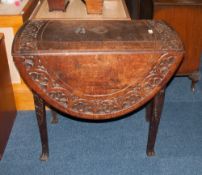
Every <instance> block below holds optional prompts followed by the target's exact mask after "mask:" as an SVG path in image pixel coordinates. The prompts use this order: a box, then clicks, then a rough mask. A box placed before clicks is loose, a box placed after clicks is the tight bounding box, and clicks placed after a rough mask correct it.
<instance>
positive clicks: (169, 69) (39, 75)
mask: <svg viewBox="0 0 202 175" xmlns="http://www.w3.org/2000/svg"><path fill="white" fill-rule="evenodd" d="M183 53H184V49H183V46H182V43H181V41H180V39H179V38H178V35H177V34H176V33H175V32H174V31H173V29H171V28H170V27H168V26H167V25H165V24H164V23H163V22H162V21H151V20H147V21H144V20H143V21H65V20H63V21H62V20H55V21H51V20H50V21H48V20H35V21H29V22H28V23H27V24H26V25H24V26H23V27H22V28H21V30H20V31H19V32H18V33H17V35H16V37H15V40H14V44H13V56H14V61H15V64H16V66H17V68H18V70H19V72H20V75H21V76H22V78H23V80H24V81H25V82H26V83H27V85H28V86H29V87H30V88H31V89H32V90H33V92H35V94H37V97H39V96H40V98H42V99H43V100H44V101H45V102H46V103H47V104H49V105H50V106H53V107H54V108H56V109H57V110H59V111H61V112H64V113H66V114H70V115H72V116H74V117H76V118H82V119H91V120H103V119H104V120H106V119H112V118H117V117H120V116H122V115H124V114H127V113H129V112H131V111H134V110H136V109H138V108H139V107H141V106H143V105H145V104H146V103H147V102H148V101H150V100H151V99H153V98H155V96H156V94H158V93H159V92H160V91H161V90H162V89H164V87H165V86H166V83H167V82H168V81H169V80H170V78H171V77H172V76H173V75H174V73H175V71H176V70H177V68H178V66H179V65H180V63H181V61H182V57H183ZM155 99H156V98H155ZM157 99H158V96H157ZM157 101H158V100H157ZM160 101H161V100H160ZM35 104H36V105H37V103H36V100H35ZM40 109H42V107H41V108H40ZM154 109H155V105H154ZM43 110H44V107H43ZM43 110H41V111H43ZM40 113H43V115H42V116H44V115H45V114H44V112H40ZM159 115H160V114H159ZM38 117H39V116H38ZM151 126H152V127H157V123H156V124H155V123H154V124H153V123H151ZM40 127H41V126H40ZM156 131H157V128H156V130H151V132H153V133H150V134H151V135H154V137H156V134H157V132H156ZM42 135H43V133H42V131H41V137H42ZM154 137H151V136H150V139H149V140H151V142H152V143H151V144H150V143H148V144H149V145H150V146H149V150H151V148H152V145H154V144H153V142H154V140H155V139H154ZM43 143H44V142H43Z"/></svg>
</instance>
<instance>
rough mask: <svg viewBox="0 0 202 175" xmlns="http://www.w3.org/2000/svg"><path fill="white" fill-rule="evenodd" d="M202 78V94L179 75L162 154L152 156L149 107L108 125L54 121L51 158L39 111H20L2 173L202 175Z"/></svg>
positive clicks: (167, 109)
mask: <svg viewBox="0 0 202 175" xmlns="http://www.w3.org/2000/svg"><path fill="white" fill-rule="evenodd" d="M201 107H202V82H201V81H200V82H199V83H198V84H197V91H196V93H194V94H193V93H192V92H191V91H190V81H189V80H188V79H187V78H175V79H173V81H172V82H171V83H170V85H169V87H168V88H167V91H166V101H165V106H164V111H163V115H162V119H161V123H160V128H159V132H158V137H157V142H156V147H155V148H156V156H154V157H147V156H146V153H145V151H146V143H147V135H148V123H147V122H145V118H144V112H145V111H144V109H142V110H140V111H138V112H137V113H134V114H133V115H131V116H130V117H127V118H124V119H121V120H118V121H113V122H106V123H87V122H80V121H75V120H72V119H69V118H66V117H62V116H60V117H59V124H57V125H51V124H50V113H48V133H49V146H50V157H49V160H48V161H47V162H41V161H40V160H39V154H40V151H41V145H40V139H39V133H38V128H37V123H36V118H35V114H34V112H32V111H24V112H22V111H19V112H18V115H17V118H16V122H15V124H14V128H13V130H12V133H11V136H10V139H9V143H8V145H7V148H6V151H5V154H4V157H3V160H2V161H1V162H0V174H1V175H63V174H64V175H134V174H136V175H201V174H202V127H201V126H202V108H201Z"/></svg>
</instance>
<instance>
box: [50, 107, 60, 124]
mask: <svg viewBox="0 0 202 175" xmlns="http://www.w3.org/2000/svg"><path fill="white" fill-rule="evenodd" d="M51 115H52V116H51V123H52V124H56V123H58V117H57V113H56V112H55V111H54V110H52V109H51Z"/></svg>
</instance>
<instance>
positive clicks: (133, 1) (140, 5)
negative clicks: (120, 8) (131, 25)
mask: <svg viewBox="0 0 202 175" xmlns="http://www.w3.org/2000/svg"><path fill="white" fill-rule="evenodd" d="M125 2H126V5H127V8H128V11H129V14H130V17H131V19H152V18H153V0H125Z"/></svg>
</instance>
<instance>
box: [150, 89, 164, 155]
mask: <svg viewBox="0 0 202 175" xmlns="http://www.w3.org/2000/svg"><path fill="white" fill-rule="evenodd" d="M164 96H165V90H164V89H162V90H161V91H160V92H159V93H158V94H157V95H156V96H155V97H154V99H153V100H152V102H151V104H152V106H153V109H152V110H151V109H150V112H151V114H150V119H149V122H150V123H149V136H148V142H147V155H148V156H153V155H154V154H155V151H154V146H155V141H156V136H157V132H158V126H159V122H160V118H161V113H162V109H163V104H164Z"/></svg>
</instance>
